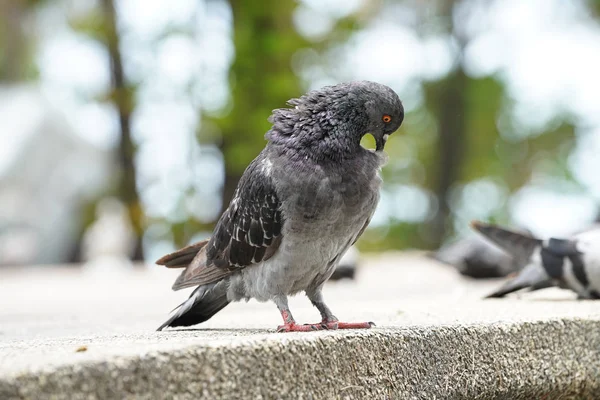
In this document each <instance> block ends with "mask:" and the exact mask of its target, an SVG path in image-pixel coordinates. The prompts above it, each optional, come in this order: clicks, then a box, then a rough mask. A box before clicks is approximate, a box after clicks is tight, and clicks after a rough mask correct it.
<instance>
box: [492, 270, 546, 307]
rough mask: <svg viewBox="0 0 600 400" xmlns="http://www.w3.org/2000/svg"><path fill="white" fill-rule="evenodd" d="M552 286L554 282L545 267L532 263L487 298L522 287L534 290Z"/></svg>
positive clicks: (500, 295) (505, 293)
mask: <svg viewBox="0 0 600 400" xmlns="http://www.w3.org/2000/svg"><path fill="white" fill-rule="evenodd" d="M550 286H554V284H553V282H552V279H551V278H550V277H549V276H548V274H547V273H546V271H545V270H544V268H543V267H542V266H541V265H540V264H538V263H531V264H528V265H527V266H526V267H525V268H523V270H522V271H521V272H519V273H518V274H517V276H516V277H515V278H513V279H511V280H510V281H508V282H506V283H505V284H504V285H502V287H500V289H498V290H496V291H495V292H493V293H491V294H489V295H487V296H486V297H485V298H488V299H489V298H499V297H504V296H506V295H507V294H509V293H513V292H516V291H518V290H521V289H529V290H530V291H533V290H539V289H544V288H547V287H550Z"/></svg>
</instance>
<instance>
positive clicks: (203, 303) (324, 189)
mask: <svg viewBox="0 0 600 400" xmlns="http://www.w3.org/2000/svg"><path fill="white" fill-rule="evenodd" d="M288 104H289V105H290V106H292V108H282V109H277V110H274V111H273V114H272V115H271V117H270V118H269V121H270V122H271V123H272V124H273V125H272V127H271V129H270V130H269V131H268V132H267V134H266V135H265V138H266V139H267V140H268V143H267V145H266V147H265V148H264V149H263V151H262V152H261V153H260V154H259V155H258V156H257V157H256V158H255V159H254V160H253V161H252V162H251V163H250V165H249V166H248V168H246V171H245V172H244V174H243V175H242V177H241V179H240V181H239V183H238V186H237V189H236V191H235V193H234V196H233V199H232V200H231V203H230V204H229V207H228V208H227V210H225V211H224V212H223V214H222V215H221V218H220V219H219V221H218V222H217V225H216V227H215V230H214V232H213V235H212V237H211V238H210V239H209V240H206V241H202V242H199V243H195V244H193V245H191V246H188V247H186V248H184V249H181V250H179V251H177V252H175V253H172V254H168V255H166V256H164V257H163V258H161V259H160V260H158V261H157V264H160V265H166V266H167V267H169V268H185V270H184V271H183V272H182V273H181V275H180V276H179V278H177V280H176V281H175V284H174V285H173V290H179V289H183V288H186V287H190V286H197V288H196V289H195V290H194V291H193V292H192V294H191V295H190V297H189V298H188V299H187V300H186V301H185V302H184V303H183V304H181V305H180V306H179V307H178V308H177V309H176V310H175V311H174V312H173V314H172V315H171V317H170V318H169V319H168V320H167V321H166V322H165V323H164V324H162V325H161V326H160V328H158V330H161V329H163V328H164V327H167V326H171V327H176V326H189V325H195V324H199V323H201V322H204V321H206V320H208V319H209V318H211V317H212V316H213V315H215V314H216V313H217V312H219V311H220V310H222V309H223V308H224V307H225V306H227V304H229V303H230V302H232V301H239V300H242V299H245V300H248V299H251V298H253V299H256V300H258V301H267V300H272V301H273V302H274V303H275V304H276V305H277V308H278V309H279V311H280V312H281V316H282V317H283V322H284V323H283V325H281V326H279V327H278V329H277V330H278V331H280V332H290V331H311V330H318V329H352V328H370V327H371V326H372V323H369V322H364V323H342V322H339V321H338V319H337V318H336V317H335V316H334V315H333V313H332V312H331V310H329V308H328V307H327V305H326V304H325V302H324V300H323V295H322V294H321V291H322V288H323V285H324V283H325V282H326V281H327V279H328V278H329V277H330V276H331V274H332V273H333V271H334V269H335V267H336V265H337V264H338V260H339V259H340V257H341V256H342V255H343V254H344V253H345V252H346V250H347V249H348V248H349V247H350V246H351V245H352V244H353V243H355V242H356V240H358V238H359V237H360V235H361V234H362V233H363V231H364V230H365V228H366V227H367V225H368V224H369V221H370V219H371V216H372V215H373V212H374V211H375V207H376V205H377V203H378V201H379V189H380V186H381V178H380V176H379V171H380V168H381V165H382V163H383V162H384V159H385V156H384V154H383V148H384V146H385V143H386V140H387V139H388V137H389V135H390V134H392V133H393V132H395V131H396V130H397V129H398V128H399V127H400V125H401V124H402V120H403V119H404V108H403V107H402V103H401V102H400V99H399V98H398V95H397V94H396V93H395V92H394V91H393V90H392V89H390V88H389V87H387V86H384V85H381V84H378V83H374V82H366V81H363V82H351V83H343V84H339V85H335V86H327V87H324V88H322V89H319V90H314V91H311V92H309V93H307V94H305V95H304V96H302V97H300V98H299V99H292V100H290V101H289V102H288ZM367 133H371V134H372V135H373V136H374V138H375V143H376V149H375V151H373V150H367V149H365V148H363V147H362V146H361V145H360V141H361V138H362V137H363V136H364V135H365V134H367ZM301 291H304V292H305V293H306V296H307V297H308V298H309V300H310V301H311V302H312V304H313V305H314V306H315V307H316V308H317V309H318V310H319V312H320V314H321V317H322V321H321V322H320V323H317V324H308V325H301V324H297V323H296V321H295V320H294V318H293V317H292V314H291V312H290V309H289V308H288V296H290V295H294V294H296V293H299V292H301Z"/></svg>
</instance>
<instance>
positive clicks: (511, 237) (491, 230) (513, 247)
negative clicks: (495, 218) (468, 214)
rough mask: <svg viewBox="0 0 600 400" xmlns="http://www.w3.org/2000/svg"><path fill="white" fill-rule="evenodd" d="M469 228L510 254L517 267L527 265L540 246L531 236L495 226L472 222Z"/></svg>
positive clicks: (538, 241)
mask: <svg viewBox="0 0 600 400" xmlns="http://www.w3.org/2000/svg"><path fill="white" fill-rule="evenodd" d="M471 226H472V227H473V229H475V230H476V231H478V232H479V233H481V234H482V235H483V236H485V237H486V239H488V240H490V241H491V242H492V243H494V244H496V245H497V246H499V247H500V248H501V249H502V250H504V251H506V252H507V253H508V254H510V255H511V256H512V257H513V259H514V260H515V262H516V263H517V265H519V266H525V265H527V263H528V262H529V260H530V258H531V256H532V254H533V252H534V251H535V249H536V248H537V247H539V246H541V245H542V241H541V240H540V239H537V238H534V237H533V236H531V235H528V234H525V233H520V232H515V231H511V230H508V229H505V228H501V227H499V226H496V225H492V224H486V223H483V222H478V221H473V222H472V223H471Z"/></svg>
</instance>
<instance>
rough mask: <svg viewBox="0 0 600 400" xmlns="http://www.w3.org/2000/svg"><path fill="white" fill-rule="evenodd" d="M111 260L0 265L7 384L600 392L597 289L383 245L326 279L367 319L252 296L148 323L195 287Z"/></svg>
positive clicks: (161, 392)
mask: <svg viewBox="0 0 600 400" xmlns="http://www.w3.org/2000/svg"><path fill="white" fill-rule="evenodd" d="M107 270H110V272H105V273H103V272H99V271H98V270H97V269H96V270H93V271H91V270H86V269H84V270H75V269H68V268H47V267H46V268H42V267H40V268H32V269H27V270H0V399H12V398H18V399H22V398H31V399H42V398H69V399H76V398H86V399H87V398H101V399H117V398H152V399H154V398H207V399H213V398H264V399H270V398H305V399H320V398H356V399H362V398H424V399H435V398H439V399H442V398H443V399H454V398H456V399H459V398H464V399H472V398H485V399H488V398H507V399H520V398H522V399H528V398H539V399H541V398H544V399H553V398H600V357H599V355H600V354H599V352H600V302H594V301H575V300H574V296H573V295H572V294H571V293H569V292H565V291H560V290H557V289H549V290H545V291H540V292H537V293H531V294H525V295H522V296H520V298H511V299H506V300H480V298H481V296H482V295H484V294H486V293H488V292H489V291H491V290H492V289H493V288H495V287H496V286H497V285H498V284H500V281H497V280H496V281H487V282H477V281H472V280H467V279H464V278H462V277H460V276H459V275H458V274H456V273H455V272H454V270H452V269H451V268H449V267H446V266H442V265H439V264H437V263H435V262H433V261H429V260H427V259H425V258H423V257H421V256H419V255H417V254H387V255H382V256H379V257H373V258H369V259H367V260H366V263H365V265H363V267H362V268H361V270H360V271H359V273H358V280H357V281H356V282H348V281H342V282H336V283H331V284H328V286H327V287H326V290H325V296H326V300H327V301H328V303H329V305H330V307H331V308H332V309H333V311H334V312H335V313H336V315H337V316H338V317H339V318H340V319H341V320H347V321H360V320H368V321H374V322H376V323H377V325H378V326H377V327H376V328H374V329H372V330H370V331H337V332H311V333H304V334H303V333H293V334H277V333H274V328H275V327H276V326H277V325H278V324H280V317H279V314H278V312H277V309H276V308H275V306H274V305H272V304H269V303H264V304H261V303H257V302H252V301H251V302H249V303H236V304H233V305H230V306H228V307H227V308H226V309H225V310H223V311H222V312H221V313H220V314H218V315H217V316H216V317H215V318H213V319H212V320H210V321H208V322H207V323H206V324H203V325H200V326H197V327H196V329H181V330H170V331H163V332H154V331H153V330H154V329H155V328H156V327H157V326H158V325H160V323H161V322H163V320H164V319H165V318H166V316H167V314H168V312H169V310H171V309H172V308H173V307H174V306H175V305H177V304H178V303H179V302H181V301H182V300H183V299H185V298H186V297H187V294H188V293H189V291H182V292H171V291H170V289H169V288H170V285H171V283H172V281H173V279H174V278H175V275H176V274H177V273H176V272H175V271H169V270H167V269H161V268H159V267H154V268H151V269H148V270H144V271H121V272H116V271H114V270H112V269H110V268H107ZM290 306H291V309H292V312H293V313H294V316H295V317H296V319H297V320H298V322H315V321H316V320H317V319H318V313H317V311H316V310H315V309H313V308H312V307H311V306H310V303H309V302H308V300H306V299H305V298H304V297H303V296H297V297H295V298H293V299H292V301H291V303H290Z"/></svg>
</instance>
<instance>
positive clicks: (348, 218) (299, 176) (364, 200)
mask: <svg viewBox="0 0 600 400" xmlns="http://www.w3.org/2000/svg"><path fill="white" fill-rule="evenodd" d="M288 176H291V177H292V178H291V179H290V180H289V181H288V184H287V185H286V186H285V187H282V188H281V189H282V190H283V191H285V194H284V195H283V196H282V198H283V199H285V201H283V202H282V212H283V215H284V219H285V226H284V235H286V234H287V235H290V234H292V235H299V236H308V237H311V236H312V235H316V236H317V237H327V236H330V235H341V236H346V234H348V235H352V234H353V233H354V234H356V233H358V232H354V230H355V229H358V230H360V229H361V228H362V226H363V224H364V222H365V220H366V219H367V218H369V216H370V215H371V214H372V213H373V211H374V209H375V207H376V205H377V203H378V201H379V189H380V186H381V178H380V177H379V175H378V166H377V165H376V164H374V163H366V162H365V163H359V162H347V163H340V164H339V165H331V166H328V165H325V166H322V165H313V166H312V168H306V167H305V168H302V169H301V170H300V171H298V172H296V173H292V174H288Z"/></svg>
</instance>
